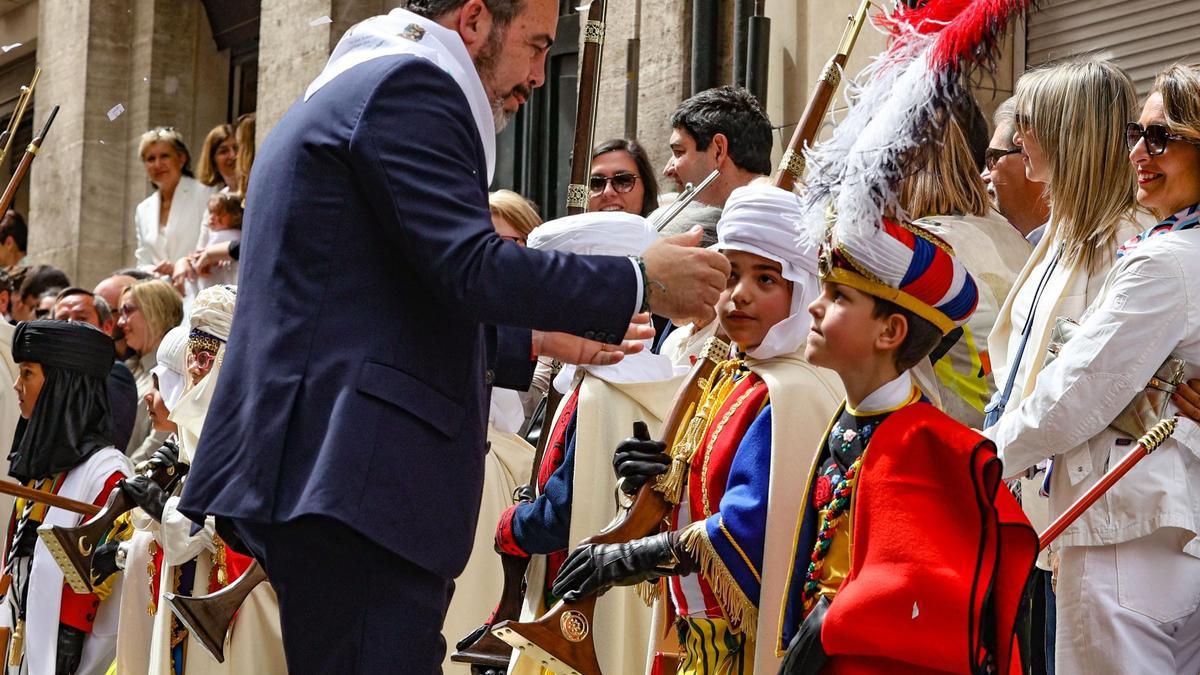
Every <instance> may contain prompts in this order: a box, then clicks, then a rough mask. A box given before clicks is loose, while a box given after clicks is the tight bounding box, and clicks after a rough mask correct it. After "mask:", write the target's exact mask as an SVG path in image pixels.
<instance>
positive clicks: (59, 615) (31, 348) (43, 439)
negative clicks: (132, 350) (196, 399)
mask: <svg viewBox="0 0 1200 675" xmlns="http://www.w3.org/2000/svg"><path fill="white" fill-rule="evenodd" d="M113 358H114V350H113V342H112V339H111V338H110V337H108V336H107V335H105V334H104V333H102V332H100V331H99V330H97V329H96V328H94V327H92V326H90V325H87V324H82V323H68V322H63V321H30V322H24V323H21V324H19V325H18V326H17V330H16V333H15V334H14V335H13V360H14V361H16V362H17V364H18V366H19V369H20V370H19V375H18V378H17V381H16V383H15V384H14V385H13V389H15V390H16V392H17V396H18V397H19V399H20V405H21V417H22V419H21V422H20V423H19V424H18V427H17V434H16V437H15V439H14V441H13V448H12V453H11V454H10V455H9V463H10V468H9V474H10V475H12V476H13V477H14V478H16V479H17V480H19V481H21V482H23V483H25V484H26V485H27V486H29V487H31V488H34V489H37V490H41V491H43V492H49V493H53V494H57V495H60V496H63V497H68V498H70V499H75V500H78V501H87V502H92V503H95V504H97V505H103V503H104V501H105V500H106V499H107V497H108V494H109V493H110V492H111V491H112V488H113V487H114V486H115V484H116V483H117V481H119V480H120V479H121V478H123V477H124V476H126V475H129V474H131V473H132V468H131V467H130V465H129V460H128V459H126V458H125V455H124V454H123V453H121V452H120V451H119V450H117V449H116V448H114V447H112V443H111V441H110V440H109V438H108V423H107V418H108V395H107V390H106V384H105V383H106V379H107V377H108V371H109V369H111V368H112V362H113ZM80 520H81V517H80V516H79V515H77V514H74V513H70V512H67V511H64V510H62V509H58V508H47V507H46V506H45V505H44V504H40V503H38V502H34V501H27V500H24V499H18V500H17V504H16V507H15V508H14V510H13V519H12V522H11V523H10V525H9V537H8V542H7V544H8V545H7V548H6V551H5V567H6V571H8V572H10V573H11V574H12V575H13V584H12V587H11V590H10V591H9V593H8V595H7V597H6V598H5V604H4V606H3V607H2V608H0V626H10V627H13V628H14V638H13V642H12V648H11V649H12V651H13V652H16V654H14V655H13V658H14V660H16V659H24V660H25V664H24V665H25V668H23V670H25V671H27V672H31V673H50V672H54V673H55V674H56V675H61V674H69V673H74V672H76V671H77V670H78V671H81V672H90V671H92V670H95V669H96V668H98V667H101V664H109V663H111V662H112V658H113V653H114V649H115V643H114V640H115V637H116V625H115V622H116V616H115V613H113V612H102V611H101V607H100V604H101V601H102V600H104V599H105V598H107V597H108V596H109V594H110V593H111V588H108V587H104V586H102V587H99V588H97V592H96V593H88V594H82V593H75V592H74V591H72V590H71V589H70V587H68V586H67V585H66V584H65V583H64V582H63V574H62V570H61V569H59V567H58V565H57V563H55V561H54V559H53V558H52V557H51V555H50V552H49V550H48V549H47V548H46V547H45V545H44V544H42V543H41V542H39V541H38V539H37V534H36V531H37V527H38V525H39V524H42V523H45V524H51V525H65V526H73V525H76V524H78V523H79V522H80ZM98 617H103V618H100V619H98ZM109 623H111V624H112V625H98V624H109ZM93 634H94V635H95V637H94V638H93V637H90V636H91V635H93ZM85 647H86V649H85ZM85 652H86V655H87V663H83V660H84V659H83V657H84V655H85Z"/></svg>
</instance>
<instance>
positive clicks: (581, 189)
mask: <svg viewBox="0 0 1200 675" xmlns="http://www.w3.org/2000/svg"><path fill="white" fill-rule="evenodd" d="M606 9H607V3H606V1H605V0H592V3H591V5H590V6H589V8H588V18H587V23H586V24H585V26H584V30H583V64H582V67H581V68H580V76H579V101H578V104H577V105H576V108H575V143H574V145H573V146H572V147H571V182H570V184H569V185H567V215H575V214H578V213H583V212H585V211H587V208H588V196H589V191H588V179H589V178H590V177H591V173H592V132H593V130H594V129H595V127H596V108H597V102H598V100H597V99H598V98H599V94H600V62H601V56H602V55H603V52H604V16H605V11H606Z"/></svg>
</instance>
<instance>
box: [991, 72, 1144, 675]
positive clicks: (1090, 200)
mask: <svg viewBox="0 0 1200 675" xmlns="http://www.w3.org/2000/svg"><path fill="white" fill-rule="evenodd" d="M1136 105H1137V95H1136V93H1135V92H1134V88H1133V83H1132V82H1131V81H1130V79H1129V76H1128V75H1126V74H1125V73H1124V71H1122V70H1121V69H1120V68H1118V67H1117V66H1115V65H1113V64H1112V63H1110V62H1107V61H1071V62H1066V63H1061V64H1057V65H1052V66H1047V67H1044V68H1040V69H1037V70H1033V71H1030V72H1027V73H1025V74H1024V75H1022V76H1021V79H1020V80H1019V81H1018V82H1017V91H1016V96H1015V115H1014V127H1015V129H1016V135H1015V137H1014V139H1013V141H1014V144H1015V145H1016V146H1017V147H1019V148H1020V149H1021V153H1020V158H1021V161H1022V162H1023V163H1024V165H1025V175H1026V177H1027V178H1028V179H1029V180H1030V181H1033V182H1038V183H1042V184H1044V185H1045V186H1046V191H1047V193H1048V195H1047V196H1048V199H1049V202H1050V207H1051V217H1050V221H1049V222H1048V223H1047V225H1046V229H1045V231H1044V232H1045V234H1044V235H1043V236H1042V239H1041V241H1040V242H1038V245H1037V246H1035V247H1034V249H1033V253H1032V254H1031V255H1030V257H1029V260H1028V261H1027V262H1026V263H1025V266H1024V268H1023V269H1022V270H1021V273H1020V274H1019V275H1018V276H1017V279H1016V282H1015V283H1014V284H1013V288H1012V290H1011V291H1010V292H1009V294H1008V297H1007V299H1006V300H1005V301H1004V304H1003V305H1002V306H1001V308H1000V313H999V315H998V316H997V318H996V323H995V325H994V326H993V328H992V333H991V335H990V336H989V337H988V355H989V357H990V360H991V364H992V374H993V377H994V379H995V383H996V389H997V391H996V394H995V395H994V397H993V398H992V402H991V404H990V405H989V413H988V415H987V418H988V422H992V423H995V424H997V426H996V427H993V428H992V429H991V430H990V431H988V432H986V433H987V435H989V436H991V437H993V438H995V439H997V445H998V446H1000V448H1001V449H1002V450H1003V449H1004V446H1005V442H1006V438H1007V436H1008V435H1015V434H1016V433H1017V432H1016V431H1015V430H1014V428H1015V426H1016V423H1017V422H1019V421H1020V420H1022V419H1030V418H1033V419H1040V418H1041V416H1042V415H1043V414H1044V412H1043V411H1041V410H1038V409H1036V408H1031V407H1030V406H1029V405H1023V404H1022V401H1023V399H1024V398H1026V397H1027V396H1029V395H1030V394H1031V393H1032V392H1033V390H1034V386H1035V384H1036V383H1037V382H1040V381H1042V379H1044V378H1041V377H1039V373H1040V372H1041V370H1042V368H1043V366H1044V364H1045V354H1046V345H1047V343H1048V342H1049V340H1050V334H1051V332H1052V331H1053V329H1054V325H1055V320H1056V319H1057V318H1058V317H1060V316H1061V317H1066V318H1068V319H1071V320H1075V321H1077V320H1078V319H1079V318H1080V316H1082V315H1083V313H1084V311H1085V310H1086V309H1087V307H1088V305H1089V304H1090V303H1091V302H1092V301H1093V300H1094V299H1095V298H1097V297H1098V296H1099V294H1100V289H1101V287H1102V285H1103V283H1104V279H1105V277H1106V276H1107V274H1108V271H1109V269H1111V267H1112V265H1113V264H1114V262H1115V261H1116V250H1117V246H1118V245H1119V244H1120V243H1121V242H1122V241H1125V240H1126V239H1128V238H1129V237H1131V236H1133V235H1134V234H1136V233H1137V231H1138V230H1139V229H1140V228H1139V226H1138V225H1137V224H1136V223H1135V222H1134V221H1133V211H1134V208H1135V206H1136V204H1135V201H1134V182H1133V175H1132V172H1131V170H1130V168H1129V165H1128V160H1127V158H1126V153H1127V151H1126V149H1125V142H1124V135H1125V124H1126V123H1127V122H1128V121H1129V120H1130V119H1132V117H1133V116H1134V115H1135V114H1136V113H1135V111H1136ZM1018 410H1020V411H1021V417H1018V416H1017V411H1018ZM997 419H998V420H999V421H998V422H997V421H996V420H997ZM985 424H986V423H985ZM1044 426H1047V427H1049V426H1052V425H1050V424H1046V425H1044ZM1053 426H1056V427H1058V428H1060V429H1061V430H1062V431H1066V427H1068V426H1070V425H1069V424H1068V423H1064V422H1057V423H1055V424H1054V425H1053ZM997 433H1001V434H1003V435H1001V436H997V435H996V434H997ZM1078 443H1079V442H1078V441H1076V442H1075V443H1071V444H1069V445H1066V446H1053V447H1051V446H1047V447H1046V448H1045V453H1044V456H1043V457H1041V458H1039V460H1038V461H1033V462H1029V463H1028V464H1024V465H1022V466H1016V465H1015V464H1014V462H1015V461H1016V460H1015V459H1007V460H1006V462H1007V463H1008V464H1007V466H1006V470H1005V472H1006V473H1007V474H1009V475H1014V474H1015V475H1018V476H1020V477H1023V478H1024V480H1022V481H1021V495H1022V507H1023V508H1024V509H1025V512H1026V513H1027V514H1028V515H1029V516H1030V519H1031V520H1032V521H1033V522H1034V523H1035V524H1037V525H1038V526H1042V527H1044V526H1045V525H1046V524H1048V523H1049V517H1048V515H1047V510H1048V509H1049V508H1050V503H1049V502H1048V501H1047V500H1046V499H1045V498H1044V497H1042V496H1041V495H1040V493H1041V492H1042V487H1043V484H1044V483H1045V482H1046V478H1047V474H1046V473H1045V471H1046V470H1047V468H1048V467H1049V465H1050V463H1049V461H1042V460H1044V459H1047V458H1048V457H1049V455H1050V454H1052V453H1054V452H1065V451H1066V450H1067V449H1068V448H1071V447H1072V446H1074V445H1078ZM1084 454H1086V452H1084V453H1079V452H1076V453H1074V454H1073V455H1066V456H1064V457H1061V458H1060V459H1061V460H1063V461H1059V462H1058V463H1057V464H1055V466H1054V469H1053V475H1054V476H1055V478H1056V480H1057V479H1065V478H1067V477H1072V476H1081V475H1084V474H1086V473H1087V472H1088V471H1089V470H1090V468H1089V466H1088V462H1089V461H1090V459H1089V458H1087V457H1083V456H1082V455H1084ZM1066 460H1070V461H1066ZM1026 469H1028V471H1026ZM1062 492H1064V491H1063V490H1060V491H1059V493H1060V494H1061V493H1062ZM1052 499H1053V497H1052ZM1076 531H1077V530H1072V531H1071V532H1069V533H1068V536H1069V537H1070V536H1073V535H1074V533H1075V532H1076ZM1064 541H1066V540H1064ZM1055 555H1056V554H1051V555H1050V556H1046V555H1043V556H1042V558H1041V559H1040V560H1039V566H1041V567H1042V569H1044V570H1049V569H1050V567H1051V566H1052V563H1053V560H1054V557H1055ZM1039 585H1040V586H1041V588H1039V589H1036V590H1035V592H1037V593H1040V594H1041V595H1040V596H1039V597H1038V602H1037V603H1036V605H1035V606H1036V607H1038V608H1039V612H1038V613H1039V617H1038V618H1039V619H1040V618H1042V616H1044V617H1045V621H1046V623H1047V624H1048V625H1047V626H1046V635H1045V644H1044V646H1043V649H1044V652H1043V653H1044V657H1045V660H1046V662H1047V667H1048V668H1047V669H1048V670H1049V669H1050V667H1052V666H1053V664H1054V663H1055V659H1056V657H1055V655H1054V625H1055V621H1054V592H1053V587H1052V584H1051V580H1050V575H1048V574H1043V575H1042V578H1041V579H1040V581H1039ZM1072 588H1075V589H1076V590H1077V589H1078V587H1077V586H1074V587H1072ZM1058 590H1059V591H1060V592H1061V591H1062V590H1063V586H1062V584H1060V585H1059V586H1058ZM1043 600H1044V601H1045V603H1044V604H1045V609H1044V610H1043V609H1041V608H1042V606H1043V603H1042V601H1043ZM1039 646H1041V645H1039ZM1050 672H1053V671H1052V670H1050ZM1064 672H1067V671H1064ZM1069 672H1078V671H1077V670H1070V671H1069Z"/></svg>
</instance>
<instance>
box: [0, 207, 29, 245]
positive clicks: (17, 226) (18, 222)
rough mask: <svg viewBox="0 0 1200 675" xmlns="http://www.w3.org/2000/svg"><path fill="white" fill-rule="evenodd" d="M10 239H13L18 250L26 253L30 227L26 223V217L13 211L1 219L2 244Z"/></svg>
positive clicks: (0, 242) (6, 213)
mask: <svg viewBox="0 0 1200 675" xmlns="http://www.w3.org/2000/svg"><path fill="white" fill-rule="evenodd" d="M9 237H12V238H13V243H15V244H16V245H17V250H18V251H20V252H21V253H24V252H25V250H26V249H25V247H26V246H27V245H28V244H29V225H28V224H26V223H25V217H24V216H22V215H21V214H20V213H17V212H16V211H14V210H12V209H9V210H8V211H7V212H5V214H4V217H3V218H0V244H3V243H4V242H6V241H8V238H9Z"/></svg>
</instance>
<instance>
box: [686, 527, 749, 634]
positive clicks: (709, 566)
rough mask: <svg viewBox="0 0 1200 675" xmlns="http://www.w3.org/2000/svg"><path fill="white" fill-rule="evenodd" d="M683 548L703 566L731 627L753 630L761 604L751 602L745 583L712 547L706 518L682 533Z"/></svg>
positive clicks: (735, 629)
mask: <svg viewBox="0 0 1200 675" xmlns="http://www.w3.org/2000/svg"><path fill="white" fill-rule="evenodd" d="M680 541H681V542H682V543H683V548H684V550H685V551H687V553H688V555H689V556H691V558H692V560H695V561H696V563H697V565H698V566H699V568H700V574H702V575H704V580H705V581H707V582H708V585H709V586H710V587H711V588H712V590H713V595H715V596H716V598H717V604H719V605H721V611H722V612H724V613H725V618H726V619H727V620H728V621H729V629H730V630H731V631H733V632H734V633H741V632H742V631H743V630H744V629H745V628H747V627H749V628H750V629H751V630H753V629H754V627H755V626H757V625H758V607H755V606H754V603H752V602H750V598H747V597H746V594H745V593H743V592H742V587H741V586H738V584H737V582H736V581H734V579H733V575H732V574H730V573H729V569H728V568H727V567H725V561H723V560H721V556H719V555H717V552H716V550H715V549H713V547H712V542H710V541H709V540H708V532H707V531H706V530H705V529H704V521H697V522H695V523H692V524H691V525H688V526H687V527H686V528H684V530H683V532H681V533H680Z"/></svg>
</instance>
